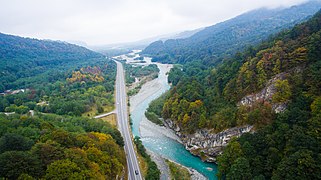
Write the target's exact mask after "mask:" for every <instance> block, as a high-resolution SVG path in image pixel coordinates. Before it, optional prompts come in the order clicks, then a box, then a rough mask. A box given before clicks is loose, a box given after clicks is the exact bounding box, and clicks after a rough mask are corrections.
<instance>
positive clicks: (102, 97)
mask: <svg viewBox="0 0 321 180" xmlns="http://www.w3.org/2000/svg"><path fill="white" fill-rule="evenodd" d="M0 44H1V47H0V52H1V55H0V59H1V61H0V72H1V79H0V92H3V91H4V90H10V89H11V91H8V92H5V93H4V95H2V96H0V102H1V103H0V112H1V111H7V112H16V113H25V112H27V111H28V110H38V111H41V112H45V113H56V114H60V115H63V114H68V115H76V116H80V115H84V113H85V112H89V113H87V114H86V115H88V116H93V115H95V114H96V113H102V112H104V111H109V110H111V109H112V108H113V104H114V103H113V102H114V96H113V91H114V80H115V73H116V64H115V63H114V62H113V61H110V60H108V59H106V58H105V57H103V56H102V55H101V54H98V53H95V52H93V51H90V50H88V49H86V48H83V47H80V46H76V45H72V44H68V43H64V42H57V41H49V40H37V39H30V38H22V37H17V36H11V35H5V34H0ZM17 89H23V91H21V92H20V93H15V91H14V90H17Z"/></svg>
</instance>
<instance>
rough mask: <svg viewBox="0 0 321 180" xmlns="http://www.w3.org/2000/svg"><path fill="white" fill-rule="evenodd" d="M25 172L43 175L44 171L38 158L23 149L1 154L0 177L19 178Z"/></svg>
mask: <svg viewBox="0 0 321 180" xmlns="http://www.w3.org/2000/svg"><path fill="white" fill-rule="evenodd" d="M23 173H27V174H29V175H31V176H33V177H41V175H42V174H43V173H44V172H43V169H42V167H41V163H40V161H39V160H38V158H36V157H35V156H33V155H32V154H30V153H28V152H23V151H7V152H4V153H2V154H0V177H5V178H8V179H17V178H18V177H19V176H20V175H21V174H23Z"/></svg>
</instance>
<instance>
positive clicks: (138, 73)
mask: <svg viewBox="0 0 321 180" xmlns="http://www.w3.org/2000/svg"><path fill="white" fill-rule="evenodd" d="M124 66H125V71H126V74H125V78H126V83H127V84H132V83H133V82H135V78H139V79H140V78H143V77H146V76H150V77H152V79H155V78H157V77H158V72H159V69H158V67H157V65H156V64H150V65H148V66H141V65H131V64H124Z"/></svg>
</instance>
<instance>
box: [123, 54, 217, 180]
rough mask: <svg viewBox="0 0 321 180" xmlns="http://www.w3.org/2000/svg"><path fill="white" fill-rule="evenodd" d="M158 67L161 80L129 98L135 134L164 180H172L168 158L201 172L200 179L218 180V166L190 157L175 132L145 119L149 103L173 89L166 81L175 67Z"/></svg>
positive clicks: (149, 82)
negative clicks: (168, 74)
mask: <svg viewBox="0 0 321 180" xmlns="http://www.w3.org/2000/svg"><path fill="white" fill-rule="evenodd" d="M122 57H126V59H130V60H129V62H132V61H133V60H132V59H133V57H137V56H136V55H131V56H130V57H129V58H128V57H127V56H122ZM145 59H146V58H145ZM148 61H149V62H148ZM127 62H128V61H127ZM146 62H147V63H142V65H143V64H145V65H148V63H151V62H150V59H149V58H148V59H147V61H146ZM135 64H137V63H135ZM155 64H157V66H158V68H159V69H160V73H159V77H158V78H156V79H154V80H152V81H148V82H146V83H145V84H144V85H143V86H142V88H141V90H140V91H139V93H138V94H136V95H134V96H132V97H130V113H131V119H132V126H131V127H132V132H133V135H134V136H140V137H141V140H142V142H143V145H144V146H145V147H146V149H147V151H148V152H149V154H150V155H151V157H152V159H153V161H155V162H156V164H157V166H158V167H159V169H160V170H161V173H162V174H161V179H170V175H169V169H168V165H167V164H166V162H165V159H169V160H171V161H174V162H176V163H179V164H181V165H183V166H185V167H189V168H190V170H191V172H194V174H197V172H199V173H198V174H200V173H201V174H203V175H205V176H206V177H204V176H202V175H201V176H200V177H203V178H201V179H210V180H215V179H216V177H215V174H216V169H217V168H216V165H215V164H210V163H205V162H202V161H201V159H199V158H198V157H195V156H193V155H192V154H190V153H189V152H188V151H187V150H186V149H185V147H184V146H183V145H182V141H181V140H180V138H179V137H178V136H177V135H176V134H175V132H174V131H173V130H171V129H168V128H166V127H164V126H158V125H156V124H154V123H152V122H150V121H148V120H147V118H146V117H145V115H144V113H145V111H146V109H147V107H148V105H149V103H150V102H151V101H152V100H154V99H156V98H158V97H159V96H160V95H161V94H163V93H164V92H166V91H167V90H169V88H170V86H169V84H168V82H167V73H168V72H169V70H170V69H171V68H172V65H167V64H158V63H155ZM193 169H195V170H193Z"/></svg>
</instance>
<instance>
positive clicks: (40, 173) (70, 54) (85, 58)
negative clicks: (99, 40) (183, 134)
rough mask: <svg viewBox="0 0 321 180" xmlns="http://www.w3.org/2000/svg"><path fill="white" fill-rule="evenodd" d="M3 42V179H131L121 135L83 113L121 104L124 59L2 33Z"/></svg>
mask: <svg viewBox="0 0 321 180" xmlns="http://www.w3.org/2000/svg"><path fill="white" fill-rule="evenodd" d="M0 45H1V46H0V60H1V61H0V73H1V79H0V92H1V96H0V112H3V111H6V112H8V113H9V114H6V115H5V114H4V113H0V124H1V130H0V178H6V179H7V178H8V179H33V178H35V179H83V178H85V179H116V178H119V177H125V168H126V159H125V153H124V151H123V144H124V143H123V139H122V137H121V134H120V132H119V131H118V130H117V129H116V128H115V127H113V126H112V125H110V124H109V123H108V122H104V121H103V120H96V119H92V118H91V119H89V118H84V117H79V116H90V117H92V116H94V115H95V114H98V113H102V112H104V111H110V110H112V109H113V108H114V83H115V74H116V64H115V63H114V62H113V61H111V60H109V59H106V58H105V57H104V56H102V55H101V54H98V53H95V52H93V51H90V50H88V49H86V48H83V47H79V46H76V45H72V44H68V43H64V42H57V41H48V40H37V39H30V38H22V37H17V36H11V35H5V34H0ZM29 110H32V111H29ZM57 114H58V115H57ZM59 115H64V116H59ZM76 116H78V117H76Z"/></svg>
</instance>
